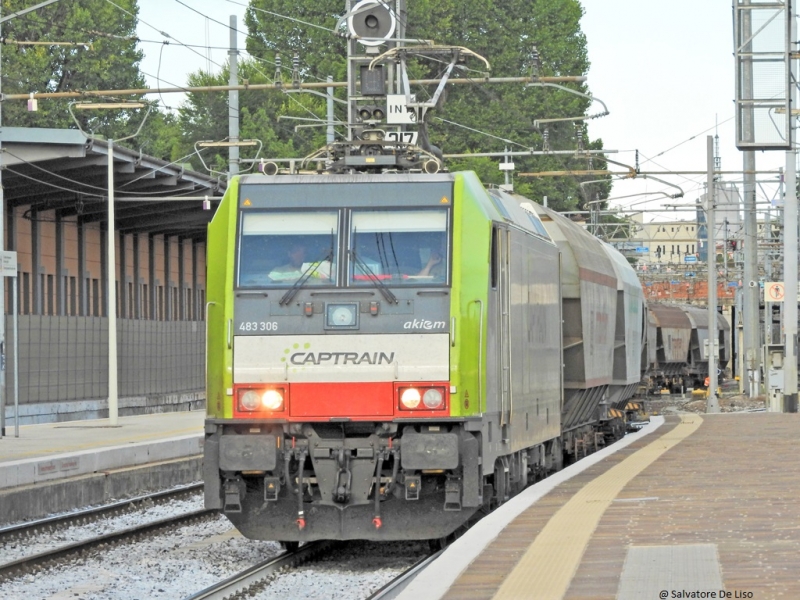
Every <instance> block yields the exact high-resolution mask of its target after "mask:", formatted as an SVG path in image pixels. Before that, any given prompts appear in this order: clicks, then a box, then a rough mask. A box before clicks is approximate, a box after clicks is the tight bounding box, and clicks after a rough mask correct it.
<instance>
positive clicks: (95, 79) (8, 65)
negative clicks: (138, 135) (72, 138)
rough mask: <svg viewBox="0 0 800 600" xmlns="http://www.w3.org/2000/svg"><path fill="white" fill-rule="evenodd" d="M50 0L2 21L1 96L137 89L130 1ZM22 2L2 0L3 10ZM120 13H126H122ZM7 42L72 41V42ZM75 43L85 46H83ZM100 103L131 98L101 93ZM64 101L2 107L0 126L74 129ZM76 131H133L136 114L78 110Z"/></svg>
mask: <svg viewBox="0 0 800 600" xmlns="http://www.w3.org/2000/svg"><path fill="white" fill-rule="evenodd" d="M116 3H117V4H118V5H119V6H120V7H122V8H123V9H125V10H124V11H123V10H120V9H119V8H117V7H116V6H114V5H112V4H110V3H109V2H106V1H105V0H71V1H70V2H57V3H55V4H51V5H49V6H46V7H44V8H41V9H38V10H36V11H33V12H30V13H28V14H25V15H22V16H20V17H15V18H13V19H11V20H10V21H7V22H5V23H3V35H4V36H5V37H6V38H7V39H8V40H9V41H10V42H11V43H7V44H6V45H4V46H3V50H2V52H3V54H2V87H3V93H5V94H19V93H24V94H28V93H31V92H67V91H81V90H97V89H125V88H128V89H129V88H143V87H145V82H144V78H143V77H142V76H141V74H140V73H139V69H138V65H139V62H140V61H141V58H142V53H141V51H139V50H138V49H137V48H136V14H137V13H138V7H137V4H136V0H117V2H116ZM30 4H31V3H30V2H29V1H28V0H2V6H3V14H4V15H7V14H10V13H12V12H14V11H17V10H21V9H23V8H27V7H29V6H30ZM125 11H127V12H125ZM15 42H72V43H78V44H81V45H76V46H49V45H25V44H17V43H15ZM83 44H86V45H85V46H84V45H83ZM104 100H105V101H110V100H113V101H121V100H134V99H132V98H127V97H126V98H113V99H112V98H108V99H104ZM69 103H70V100H67V99H52V100H47V99H45V100H40V101H39V110H38V111H37V112H28V111H27V106H26V103H25V102H20V101H13V102H5V103H4V104H3V124H4V125H9V126H15V127H73V128H74V127H75V123H74V121H73V120H72V117H70V114H69V111H68V105H69ZM76 115H77V117H78V119H79V120H80V122H81V126H82V127H83V128H84V130H88V131H92V132H94V133H96V134H99V135H103V136H106V137H114V138H120V137H123V136H125V135H127V134H129V133H133V132H134V131H135V130H136V128H137V127H138V126H139V123H140V122H141V121H140V117H141V115H137V114H135V113H132V112H131V111H127V110H102V111H99V110H98V111H83V112H81V113H80V114H77V113H76Z"/></svg>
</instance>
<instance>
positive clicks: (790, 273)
mask: <svg viewBox="0 0 800 600" xmlns="http://www.w3.org/2000/svg"><path fill="white" fill-rule="evenodd" d="M796 164H797V151H796V150H794V149H792V150H789V151H788V152H787V153H786V197H785V199H784V208H783V211H784V213H783V214H784V231H783V248H784V250H783V253H784V254H783V261H784V263H783V264H784V266H783V277H784V285H785V288H784V289H785V293H784V302H783V304H784V307H783V311H784V312H783V325H784V333H785V340H784V348H785V359H784V361H783V376H784V384H783V412H797V172H796Z"/></svg>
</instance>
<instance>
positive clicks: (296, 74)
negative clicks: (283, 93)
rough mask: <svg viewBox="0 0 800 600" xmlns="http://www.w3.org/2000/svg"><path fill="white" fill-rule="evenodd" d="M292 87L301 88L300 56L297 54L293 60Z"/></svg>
mask: <svg viewBox="0 0 800 600" xmlns="http://www.w3.org/2000/svg"><path fill="white" fill-rule="evenodd" d="M292 87H293V88H295V89H297V88H299V87H300V55H299V54H295V55H294V57H293V58H292Z"/></svg>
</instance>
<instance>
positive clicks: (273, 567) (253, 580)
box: [186, 541, 338, 600]
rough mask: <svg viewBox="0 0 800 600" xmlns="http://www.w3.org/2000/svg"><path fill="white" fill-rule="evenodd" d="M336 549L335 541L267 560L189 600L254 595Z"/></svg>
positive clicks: (303, 547) (317, 544)
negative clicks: (280, 575) (288, 572)
mask: <svg viewBox="0 0 800 600" xmlns="http://www.w3.org/2000/svg"><path fill="white" fill-rule="evenodd" d="M336 545H338V543H337V542H331V541H323V542H311V543H310V544H305V545H304V546H302V547H301V548H299V549H297V550H293V551H286V552H284V553H283V554H281V555H280V556H278V557H276V558H270V559H267V560H265V561H263V562H260V563H258V564H256V565H253V566H252V567H249V568H247V569H245V570H243V571H241V572H240V573H237V574H235V575H233V576H232V577H228V578H227V579H223V580H222V581H220V582H218V583H216V584H214V585H212V586H210V587H207V588H206V589H204V590H201V591H199V592H197V593H196V594H192V595H191V596H189V597H188V598H186V600H223V599H226V598H240V597H241V598H244V597H247V596H249V595H253V594H255V593H257V592H258V591H259V590H261V589H263V588H265V587H266V586H267V585H269V581H270V579H271V578H272V576H274V575H276V574H277V573H279V572H280V571H281V570H283V569H287V568H294V567H298V566H300V565H303V564H305V563H307V562H310V561H312V560H314V559H315V558H317V557H318V556H319V555H320V554H323V553H325V552H327V551H328V550H330V549H332V548H333V547H334V546H336Z"/></svg>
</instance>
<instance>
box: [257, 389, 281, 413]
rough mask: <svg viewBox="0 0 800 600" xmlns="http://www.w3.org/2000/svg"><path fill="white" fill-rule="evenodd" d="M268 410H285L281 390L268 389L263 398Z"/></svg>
mask: <svg viewBox="0 0 800 600" xmlns="http://www.w3.org/2000/svg"><path fill="white" fill-rule="evenodd" d="M261 402H262V404H263V405H264V408H266V409H267V410H283V394H282V393H281V390H267V391H266V392H264V396H262V398H261Z"/></svg>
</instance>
